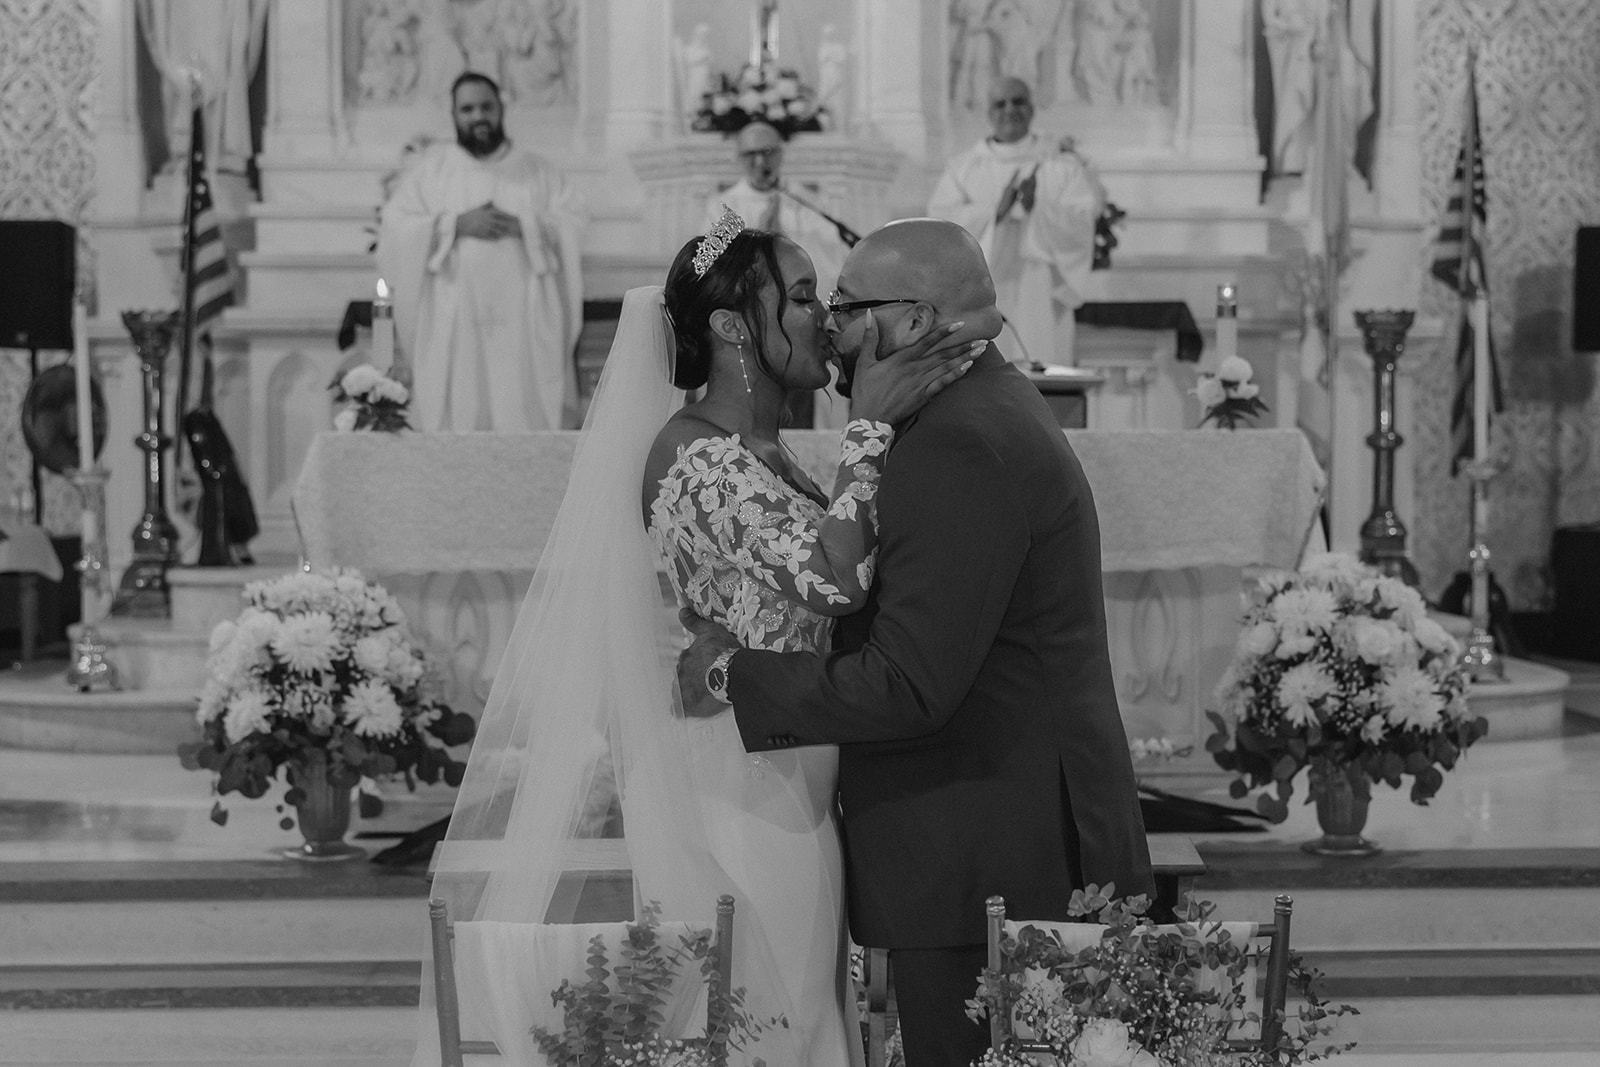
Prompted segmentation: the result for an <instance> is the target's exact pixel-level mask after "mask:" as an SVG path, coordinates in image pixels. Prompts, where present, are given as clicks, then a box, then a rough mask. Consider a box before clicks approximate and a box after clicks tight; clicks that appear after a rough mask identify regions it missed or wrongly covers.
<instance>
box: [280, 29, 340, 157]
mask: <svg viewBox="0 0 1600 1067" xmlns="http://www.w3.org/2000/svg"><path fill="white" fill-rule="evenodd" d="M343 56H344V18H343V5H342V4H340V2H339V0H277V2H276V3H275V4H273V5H272V13H271V14H270V15H269V16H268V17H267V57H266V61H267V64H268V66H267V121H266V131H265V133H264V134H263V137H262V142H263V143H262V154H263V155H276V156H292V157H297V158H301V159H306V158H312V159H315V158H328V157H332V156H336V155H338V153H339V149H340V148H341V147H342V145H343V142H344V140H345V125H344V59H343Z"/></svg>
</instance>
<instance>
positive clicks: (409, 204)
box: [378, 144, 583, 433]
mask: <svg viewBox="0 0 1600 1067" xmlns="http://www.w3.org/2000/svg"><path fill="white" fill-rule="evenodd" d="M485 203H492V204H493V205H494V206H495V207H497V208H499V209H500V210H501V211H504V212H506V213H508V214H511V215H515V216H516V217H517V220H518V222H520V223H521V226H522V237H521V239H520V240H519V239H517V238H515V237H506V238H501V239H499V240H483V239H479V238H474V237H458V236H457V235H456V219H457V217H458V216H460V215H461V214H463V213H465V212H467V211H470V210H472V209H473V208H476V207H478V206H480V205H482V204H485ZM582 222H583V218H582V213H581V207H580V205H579V201H578V198H577V196H576V194H575V193H574V192H573V191H572V190H571V189H570V187H569V186H568V184H567V182H566V180H565V178H563V176H562V175H561V174H560V173H559V172H558V171H557V170H556V169H555V168H554V167H552V166H551V165H550V164H548V163H546V162H544V161H543V160H541V159H540V158H539V157H538V156H535V155H533V154H532V153H530V152H524V151H520V150H517V149H515V148H513V149H511V150H509V151H508V152H506V154H505V155H503V156H501V157H500V158H498V159H492V160H481V159H478V158H476V157H474V156H473V155H472V154H471V153H469V152H467V151H466V150H465V149H463V148H461V147H460V146H459V145H454V144H451V145H438V146H434V147H433V148H430V149H428V150H427V152H425V153H424V154H423V156H422V158H421V159H420V160H418V161H417V163H416V164H415V165H413V166H412V167H411V169H410V170H408V171H407V172H406V173H405V174H404V175H403V176H402V177H401V179H400V181H399V183H398V185H397V186H396V187H395V191H394V195H393V196H391V197H390V198H389V201H388V203H386V204H385V205H384V207H383V213H382V219H381V224H380V226H379V232H378V270H379V272H380V273H381V274H382V275H383V277H384V278H385V280H387V282H388V283H389V285H390V286H391V288H392V289H393V291H394V307H395V325H396V329H397V334H398V338H397V339H398V343H399V344H400V345H401V346H403V348H404V350H405V352H406V353H407V354H408V356H409V359H410V362H411V365H412V396H413V400H412V413H413V416H414V420H415V423H416V426H417V428H418V429H419V430H423V431H425V432H429V433H439V432H457V433H460V432H467V431H472V430H495V431H502V432H518V431H528V430H558V429H561V428H562V427H563V420H562V414H563V408H564V407H565V408H567V409H571V408H573V407H575V404H576V399H577V388H576V374H575V371H574V367H573V352H574V346H575V345H576V344H577V340H578V330H579V328H580V327H581V326H582V322H583V291H582V278H583V276H582V272H581V268H580V264H579V246H578V231H579V228H580V227H581V225H582ZM380 369H381V368H380Z"/></svg>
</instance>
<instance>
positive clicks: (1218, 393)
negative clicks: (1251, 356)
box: [1194, 356, 1267, 430]
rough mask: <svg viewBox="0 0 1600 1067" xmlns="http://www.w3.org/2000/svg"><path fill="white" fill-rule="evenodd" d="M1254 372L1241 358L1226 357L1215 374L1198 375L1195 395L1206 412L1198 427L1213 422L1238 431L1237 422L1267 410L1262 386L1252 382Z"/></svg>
mask: <svg viewBox="0 0 1600 1067" xmlns="http://www.w3.org/2000/svg"><path fill="white" fill-rule="evenodd" d="M1254 376H1255V370H1254V369H1253V368H1252V367H1251V366H1250V361H1249V360H1247V359H1245V358H1243V357H1242V356H1229V357H1228V358H1227V359H1224V360H1223V361H1222V362H1221V363H1220V364H1218V365H1217V372H1216V373H1215V374H1201V375H1200V379H1199V381H1197V382H1196V383H1195V387H1194V396H1195V399H1197V400H1199V401H1200V406H1201V407H1202V408H1204V409H1205V414H1204V415H1202V416H1201V418H1200V425H1202V426H1204V425H1205V424H1206V423H1208V422H1215V423H1216V424H1217V425H1218V426H1219V427H1221V428H1223V429H1225V430H1235V429H1238V427H1239V423H1241V422H1245V421H1248V420H1249V419H1253V418H1255V417H1256V416H1257V415H1260V414H1262V413H1264V412H1265V411H1267V405H1266V404H1265V403H1264V402H1263V401H1262V400H1261V387H1260V386H1259V385H1257V384H1256V383H1255V382H1254V381H1252V380H1251V379H1252V378H1253V377H1254Z"/></svg>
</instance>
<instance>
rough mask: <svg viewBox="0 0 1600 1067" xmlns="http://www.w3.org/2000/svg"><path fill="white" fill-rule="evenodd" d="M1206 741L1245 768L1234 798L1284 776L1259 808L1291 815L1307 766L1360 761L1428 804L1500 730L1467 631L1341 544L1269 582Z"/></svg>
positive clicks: (1260, 590) (1230, 766)
mask: <svg viewBox="0 0 1600 1067" xmlns="http://www.w3.org/2000/svg"><path fill="white" fill-rule="evenodd" d="M1254 600H1255V602H1254V604H1253V606H1252V607H1250V608H1249V610H1248V611H1247V612H1246V613H1245V617H1244V621H1243V627H1242V629H1241V632H1240V634H1239V639H1238V643H1237V645H1236V647H1235V650H1234V658H1233V663H1232V665H1231V666H1230V667H1229V668H1228V670H1227V672H1226V673H1225V674H1224V675H1223V678H1222V681H1221V682H1220V684H1219V685H1218V687H1217V693H1216V698H1217V702H1218V703H1219V704H1220V705H1221V711H1220V713H1219V712H1208V713H1207V714H1208V715H1209V716H1210V718H1211V720H1212V722H1213V724H1214V725H1215V726H1216V732H1215V733H1214V734H1212V736H1211V737H1210V738H1209V739H1208V740H1207V742H1206V748H1207V750H1208V751H1210V752H1211V753H1212V755H1213V756H1214V757H1215V759H1216V761H1217V762H1218V763H1219V764H1220V765H1221V766H1222V767H1223V768H1224V769H1225V770H1230V771H1235V772H1237V774H1238V778H1236V779H1235V780H1234V782H1233V784H1232V786H1231V791H1232V793H1233V796H1234V797H1236V798H1237V797H1243V796H1245V795H1246V794H1247V793H1248V792H1249V791H1250V790H1251V789H1254V788H1259V787H1262V786H1268V785H1274V784H1275V785H1276V793H1275V795H1274V794H1263V795H1262V796H1260V797H1259V798H1258V800H1257V810H1259V811H1260V812H1261V814H1263V815H1265V816H1267V817H1268V818H1269V819H1272V820H1273V821H1275V822H1281V821H1282V820H1283V819H1284V818H1285V817H1287V815H1288V800H1289V797H1290V796H1291V795H1292V793H1293V779H1294V777H1295V775H1296V774H1298V773H1299V771H1300V769H1301V768H1302V767H1306V766H1312V767H1313V768H1314V769H1318V770H1325V769H1326V768H1329V767H1349V766H1358V767H1359V768H1360V769H1361V771H1362V772H1363V773H1364V774H1365V775H1366V776H1367V777H1368V778H1370V779H1371V780H1372V781H1373V782H1387V783H1388V784H1389V785H1391V786H1394V787H1399V786H1400V784H1401V781H1402V776H1405V775H1410V776H1411V777H1412V779H1413V782H1412V787H1411V799H1412V801H1413V802H1415V803H1417V804H1426V803H1427V802H1428V798H1429V797H1431V796H1433V795H1434V794H1435V793H1437V792H1438V790H1439V786H1440V784H1442V782H1443V774H1442V773H1441V772H1442V771H1443V770H1449V769H1450V768H1451V767H1453V766H1454V765H1455V761H1456V759H1457V758H1458V757H1459V756H1460V754H1461V753H1462V752H1463V751H1464V750H1465V749H1466V748H1467V747H1468V746H1469V745H1471V744H1472V743H1473V742H1474V741H1476V740H1477V739H1478V738H1480V737H1482V736H1484V734H1486V733H1487V732H1488V723H1487V722H1486V721H1485V720H1484V719H1483V718H1481V717H1479V718H1473V717H1471V716H1470V715H1469V713H1468V710H1467V701H1466V688H1467V675H1466V672H1465V670H1464V669H1463V668H1462V666H1461V663H1460V649H1459V647H1458V646H1457V644H1456V641H1455V639H1454V638H1452V637H1451V636H1450V634H1449V633H1448V632H1447V631H1446V630H1445V629H1444V627H1443V626H1441V625H1439V623H1438V622H1436V621H1434V620H1433V619H1431V618H1429V617H1428V609H1427V604H1426V603H1425V602H1424V601H1423V599H1422V595H1421V594H1420V593H1418V592H1417V591H1416V590H1415V589H1412V588H1411V587H1410V586H1407V585H1406V584H1405V583H1403V582H1401V581H1400V580H1398V579H1396V578H1390V577H1386V576H1385V575H1383V574H1381V573H1379V572H1378V571H1377V570H1376V569H1374V568H1371V567H1368V566H1366V565H1364V564H1362V563H1360V562H1358V561H1357V560H1356V559H1354V558H1353V557H1351V556H1348V555H1344V554H1338V553H1328V554H1324V555H1321V556H1317V557H1314V558H1312V559H1310V560H1308V561H1307V562H1306V564H1305V566H1303V567H1302V568H1301V569H1300V571H1298V572H1274V573H1272V574H1268V575H1266V576H1264V577H1263V578H1261V579H1260V581H1259V582H1258V584H1257V588H1256V591H1255V596H1254Z"/></svg>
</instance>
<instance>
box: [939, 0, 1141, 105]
mask: <svg viewBox="0 0 1600 1067" xmlns="http://www.w3.org/2000/svg"><path fill="white" fill-rule="evenodd" d="M949 23H950V70H949V76H950V101H951V103H953V104H954V105H956V106H957V107H960V108H966V109H974V108H979V109H981V108H982V107H983V106H984V95H985V93H986V91H987V89H988V85H989V82H990V80H991V79H993V78H995V77H996V76H1000V75H1004V76H1006V77H1013V78H1021V79H1022V80H1023V81H1025V82H1027V83H1028V84H1029V85H1031V86H1032V87H1033V89H1034V100H1035V102H1036V103H1037V104H1038V106H1039V107H1041V108H1048V107H1051V106H1052V105H1055V104H1058V103H1060V104H1092V105H1095V106H1099V107H1149V106H1153V105H1156V104H1158V103H1159V102H1160V101H1159V89H1160V77H1159V69H1158V60H1157V49H1156V27H1155V20H1154V17H1153V13H1152V11H1151V7H1150V0H950V5H949Z"/></svg>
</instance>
